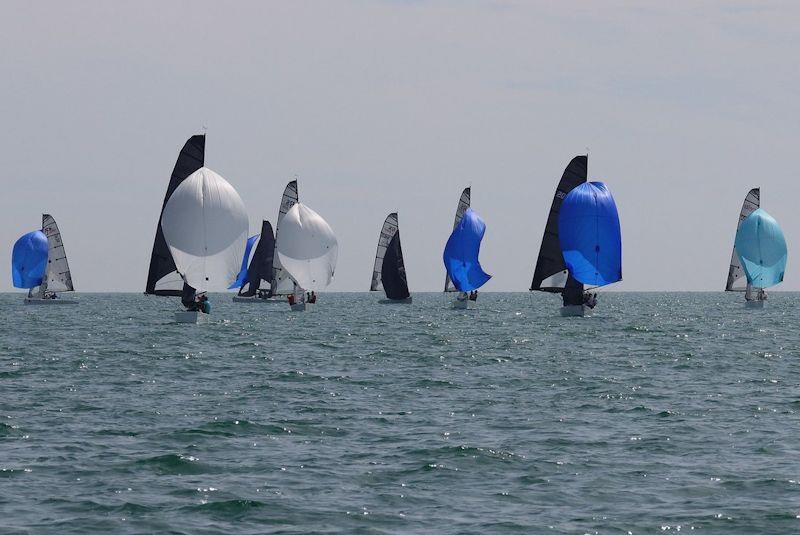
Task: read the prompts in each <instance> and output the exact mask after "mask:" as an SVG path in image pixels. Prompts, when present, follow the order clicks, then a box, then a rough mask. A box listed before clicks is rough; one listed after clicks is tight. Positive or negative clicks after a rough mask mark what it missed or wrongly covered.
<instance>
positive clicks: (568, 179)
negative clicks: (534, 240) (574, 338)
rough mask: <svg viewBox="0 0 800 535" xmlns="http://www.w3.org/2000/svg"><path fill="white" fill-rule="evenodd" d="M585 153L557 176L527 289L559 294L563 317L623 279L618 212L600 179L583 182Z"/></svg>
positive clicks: (581, 310)
mask: <svg viewBox="0 0 800 535" xmlns="http://www.w3.org/2000/svg"><path fill="white" fill-rule="evenodd" d="M587 168H588V156H584V155H581V156H576V157H574V158H573V159H572V160H571V161H570V162H569V164H568V165H567V167H566V168H565V169H564V173H563V175H562V176H561V180H560V181H559V183H558V186H557V188H556V192H555V195H554V196H553V203H552V204H551V206H550V213H549V215H548V217H547V225H546V226H545V230H544V236H543V237H542V245H541V248H540V250H539V256H538V258H537V260H536V268H535V270H534V274H533V281H532V283H531V287H530V290H531V291H534V290H538V291H543V292H552V293H560V294H561V296H562V300H563V306H562V308H561V315H562V316H584V315H586V314H587V313H589V312H590V310H591V309H592V308H594V306H595V304H596V294H592V293H589V292H586V291H585V285H588V286H593V287H600V286H605V285H607V284H611V283H613V282H617V281H619V280H622V238H621V233H620V227H619V215H618V213H617V208H616V204H615V203H614V198H613V197H612V196H611V193H610V192H609V191H608V188H606V186H605V184H603V183H602V182H587Z"/></svg>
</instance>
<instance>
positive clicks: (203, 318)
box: [175, 310, 208, 324]
mask: <svg viewBox="0 0 800 535" xmlns="http://www.w3.org/2000/svg"><path fill="white" fill-rule="evenodd" d="M175 323H196V324H200V323H208V314H205V313H203V312H199V311H189V310H184V311H182V312H176V313H175Z"/></svg>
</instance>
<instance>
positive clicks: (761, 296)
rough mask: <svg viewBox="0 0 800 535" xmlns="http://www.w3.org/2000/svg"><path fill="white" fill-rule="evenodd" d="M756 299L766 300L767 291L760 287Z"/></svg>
mask: <svg viewBox="0 0 800 535" xmlns="http://www.w3.org/2000/svg"><path fill="white" fill-rule="evenodd" d="M758 300H759V301H766V300H767V291H766V290H765V289H764V288H761V289H760V290H759V291H758Z"/></svg>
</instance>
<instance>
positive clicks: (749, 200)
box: [725, 188, 761, 292]
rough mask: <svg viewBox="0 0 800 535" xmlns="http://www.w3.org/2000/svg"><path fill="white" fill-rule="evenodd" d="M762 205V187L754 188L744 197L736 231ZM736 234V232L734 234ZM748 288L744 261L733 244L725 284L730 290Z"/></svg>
mask: <svg viewBox="0 0 800 535" xmlns="http://www.w3.org/2000/svg"><path fill="white" fill-rule="evenodd" d="M760 207H761V189H760V188H753V189H751V190H750V191H749V192H748V193H747V196H746V197H745V198H744V203H742V211H741V212H740V213H739V221H738V222H737V223H736V231H737V232H738V231H739V227H740V226H741V225H742V221H744V220H745V219H747V216H749V215H750V214H752V213H753V212H755V211H756V210H758V209H759V208H760ZM734 236H735V234H734ZM746 289H747V277H746V276H745V273H744V269H742V263H741V262H740V261H739V254H738V253H737V252H736V245H734V246H733V253H731V265H730V267H729V268H728V282H727V283H726V284H725V290H726V291H729V292H743V291H745V290H746Z"/></svg>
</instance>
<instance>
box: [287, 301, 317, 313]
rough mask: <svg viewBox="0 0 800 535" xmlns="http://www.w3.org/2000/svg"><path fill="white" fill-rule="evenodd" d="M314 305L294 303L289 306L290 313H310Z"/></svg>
mask: <svg viewBox="0 0 800 535" xmlns="http://www.w3.org/2000/svg"><path fill="white" fill-rule="evenodd" d="M314 304H315V303H295V304H293V305H289V307H291V309H292V312H311V311H312V310H314Z"/></svg>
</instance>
